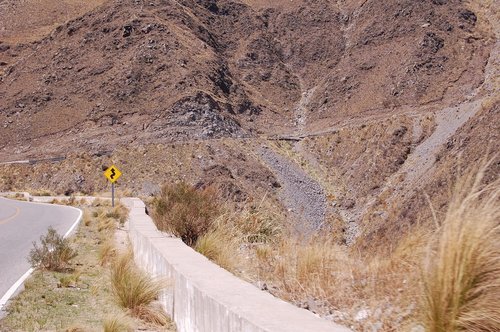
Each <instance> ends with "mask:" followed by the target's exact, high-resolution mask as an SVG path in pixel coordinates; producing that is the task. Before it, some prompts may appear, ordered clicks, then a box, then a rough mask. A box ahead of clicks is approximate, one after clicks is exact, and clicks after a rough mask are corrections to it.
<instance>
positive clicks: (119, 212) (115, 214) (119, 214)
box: [105, 204, 129, 225]
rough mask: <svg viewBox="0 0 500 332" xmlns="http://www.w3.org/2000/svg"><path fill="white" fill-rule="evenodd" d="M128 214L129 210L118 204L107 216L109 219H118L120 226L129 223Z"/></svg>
mask: <svg viewBox="0 0 500 332" xmlns="http://www.w3.org/2000/svg"><path fill="white" fill-rule="evenodd" d="M128 212H129V211H128V209H127V208H126V207H125V206H124V205H121V204H118V205H116V206H115V207H114V208H112V209H111V210H110V211H108V212H107V213H106V215H105V216H106V217H107V218H113V219H116V220H117V221H118V222H119V223H120V225H123V224H124V223H125V221H127V218H128Z"/></svg>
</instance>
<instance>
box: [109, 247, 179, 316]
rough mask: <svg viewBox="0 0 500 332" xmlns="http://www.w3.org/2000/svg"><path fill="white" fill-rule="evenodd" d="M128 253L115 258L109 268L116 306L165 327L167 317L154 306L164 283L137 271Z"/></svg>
mask: <svg viewBox="0 0 500 332" xmlns="http://www.w3.org/2000/svg"><path fill="white" fill-rule="evenodd" d="M132 257H133V256H132V253H131V252H128V253H125V254H122V255H120V256H119V257H117V258H116V260H115V261H114V263H113V264H112V266H111V286H112V289H113V293H114V295H115V297H116V300H117V302H118V304H119V305H120V306H121V307H123V308H125V309H129V310H130V313H131V314H132V315H133V316H135V317H138V318H140V319H143V320H145V321H148V322H151V323H155V324H159V325H166V324H168V323H169V322H170V320H169V318H168V316H167V315H166V314H165V312H163V311H162V310H161V308H159V307H158V306H156V305H155V304H154V301H156V299H157V298H158V296H159V294H160V291H161V290H162V289H163V288H165V282H164V281H162V280H155V279H153V278H151V277H150V276H149V275H147V274H146V273H144V272H142V271H141V270H139V269H138V268H137V267H136V266H135V264H134V262H133V258H132Z"/></svg>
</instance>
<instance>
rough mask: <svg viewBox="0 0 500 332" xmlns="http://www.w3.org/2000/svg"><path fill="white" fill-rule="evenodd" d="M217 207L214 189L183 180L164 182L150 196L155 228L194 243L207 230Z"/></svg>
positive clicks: (216, 212) (215, 216)
mask: <svg viewBox="0 0 500 332" xmlns="http://www.w3.org/2000/svg"><path fill="white" fill-rule="evenodd" d="M219 214H220V210H219V206H218V203H217V199H216V193H215V191H214V190H213V189H211V188H207V189H203V190H197V189H195V188H194V187H192V186H190V185H188V184H186V183H178V184H174V185H166V186H164V187H163V188H162V190H161V193H160V195H159V196H158V197H156V198H155V199H154V200H153V219H154V221H155V223H156V225H157V227H158V229H160V230H162V231H166V232H170V233H172V234H174V235H176V236H179V237H180V238H181V239H182V240H183V241H184V242H185V243H186V244H188V245H194V244H195V243H196V240H197V239H198V237H200V236H202V235H203V234H205V233H207V232H208V231H209V230H210V228H211V227H212V224H213V222H214V220H215V218H217V216H219Z"/></svg>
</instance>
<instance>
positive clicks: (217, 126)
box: [0, 0, 499, 242]
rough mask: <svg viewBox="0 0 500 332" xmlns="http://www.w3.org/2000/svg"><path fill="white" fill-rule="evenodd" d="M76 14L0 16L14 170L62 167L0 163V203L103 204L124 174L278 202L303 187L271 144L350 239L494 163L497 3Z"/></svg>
mask: <svg viewBox="0 0 500 332" xmlns="http://www.w3.org/2000/svg"><path fill="white" fill-rule="evenodd" d="M71 3H72V2H66V1H63V2H60V3H59V4H58V5H57V6H58V8H59V9H60V11H53V10H52V9H53V6H54V2H53V1H49V0H46V1H38V2H36V3H35V2H33V1H31V2H30V1H25V2H23V3H22V4H19V3H18V2H16V1H4V2H2V4H0V16H1V17H5V18H6V19H5V20H2V21H1V22H0V130H1V135H0V162H8V161H14V160H26V159H43V158H50V157H65V158H66V160H64V161H63V162H60V163H55V164H53V163H50V162H41V163H37V164H35V165H4V166H0V167H1V168H0V174H1V175H2V177H1V179H0V189H1V190H6V189H13V188H19V189H21V188H27V187H44V188H48V189H52V190H55V191H60V192H73V191H84V192H92V191H99V190H102V189H104V188H105V186H106V183H105V182H104V181H103V180H102V176H101V174H100V172H101V167H102V166H106V165H107V164H109V163H110V162H115V163H117V164H119V165H121V168H123V170H124V171H125V174H126V175H128V176H124V178H123V186H124V187H127V188H129V189H130V190H131V191H132V192H135V193H150V192H153V191H155V190H157V185H156V184H157V183H162V182H165V181H175V180H179V179H184V180H187V181H189V182H192V183H193V184H196V183H201V184H211V183H216V184H218V185H219V186H220V187H221V188H222V190H223V191H224V192H225V193H226V194H225V196H226V197H230V198H231V199H232V200H235V201H244V200H247V199H251V198H253V199H260V198H262V197H264V196H266V195H268V194H269V197H273V199H278V198H279V197H280V195H282V194H283V192H285V193H286V192H287V190H291V191H293V188H295V187H294V186H293V185H291V186H287V181H288V182H290V183H291V182H294V181H295V182H296V183H298V182H297V181H296V180H290V178H294V179H301V178H302V177H303V176H304V175H303V174H302V173H300V174H301V175H300V176H299V177H297V176H295V175H287V174H289V169H294V167H291V168H287V167H285V168H287V171H286V172H285V173H284V174H280V171H279V170H280V169H284V168H283V167H278V166H276V165H270V163H271V162H270V160H272V163H276V160H280V158H279V157H275V156H271V157H269V156H268V157H266V158H263V155H262V153H261V152H259V151H262V146H266V147H268V148H270V149H271V150H273V151H274V152H272V153H278V154H281V155H282V156H285V157H287V158H289V161H290V162H294V163H296V164H297V165H296V167H299V168H301V169H302V170H301V171H300V172H305V173H304V174H308V175H309V177H310V179H307V180H304V181H305V182H307V183H309V184H310V187H311V188H314V192H315V195H316V194H320V195H321V196H322V198H320V200H321V201H322V203H321V204H322V209H323V207H324V209H325V214H326V217H325V218H326V219H328V220H333V221H332V222H333V223H338V222H340V223H341V225H340V226H339V228H340V229H342V230H344V232H345V233H346V234H347V235H346V236H345V239H344V240H345V241H347V242H350V241H352V240H353V239H354V238H355V237H356V236H358V235H359V234H361V233H363V232H362V229H363V227H361V225H362V223H361V224H359V225H358V222H360V221H361V220H366V221H367V223H368V224H373V225H378V226H376V227H375V226H374V228H372V229H367V230H366V232H365V233H366V234H371V235H373V234H378V233H379V232H381V230H382V232H386V233H390V232H387V231H384V230H387V229H389V228H391V229H393V228H394V227H396V226H394V225H400V224H399V220H413V218H414V217H415V216H416V215H419V214H420V213H421V211H422V210H423V209H425V206H424V205H425V204H420V203H419V204H413V203H409V202H413V200H418V199H417V198H414V192H416V191H415V190H414V189H415V188H414V187H415V186H416V184H418V185H419V186H420V185H421V186H422V188H421V189H422V190H424V189H425V186H426V185H427V186H430V188H434V189H435V190H430V192H434V191H436V190H437V189H436V188H440V187H439V186H437V185H436V183H439V180H435V179H440V178H441V177H442V174H446V173H448V172H450V167H452V166H453V165H454V160H455V159H454V158H455V156H458V155H462V157H461V158H463V161H464V164H467V163H469V162H470V161H473V160H476V159H477V158H478V156H481V155H484V153H485V151H487V150H488V149H489V150H488V151H494V150H498V139H496V143H495V137H494V135H496V134H495V132H496V133H498V128H496V127H491V126H492V125H493V124H494V123H498V119H499V116H498V99H495V95H496V91H498V82H495V81H494V79H495V77H497V76H496V74H495V73H498V72H495V68H498V62H495V61H498V57H496V58H495V55H498V48H496V49H494V47H495V43H497V36H496V35H495V33H498V27H497V26H494V23H495V16H494V13H495V12H498V11H496V10H495V8H497V7H495V6H496V5H495V4H494V2H491V3H490V2H488V1H482V2H475V1H472V2H470V3H468V2H465V1H460V0H425V1H411V0H403V1H399V0H398V1H396V0H388V1H383V2H381V1H376V0H353V1H342V0H340V1H330V0H307V1H306V0H294V1H288V0H279V1H264V0H241V1H230V0H209V1H201V0H178V1H176V0H148V1H142V0H120V1H118V0H108V1H92V2H87V5H86V6H83V5H82V6H75V5H74V4H73V5H72V4H71ZM23 4H24V7H23ZM26 4H29V5H30V6H28V5H26ZM36 6H39V7H36ZM34 9H37V10H34ZM497 9H498V8H497ZM68 13H71V14H68ZM36 15H39V18H38V19H35V18H34V17H38V16H36ZM28 18H30V20H28ZM497 18H498V17H497ZM25 19H26V21H25ZM68 19H69V21H67V22H65V23H62V22H64V21H65V20H68ZM14 21H15V22H23V21H25V22H29V23H30V25H32V26H33V29H32V30H29V29H26V27H24V26H23V25H22V24H19V23H17V24H18V25H12V24H11V22H14ZM492 22H493V23H492ZM496 22H498V20H496ZM29 31H33V32H32V34H31V35H30V33H29ZM492 59H493V60H492ZM495 59H496V60H495ZM488 68H489V70H488ZM495 84H496V85H495ZM275 139H278V143H276V144H275V143H274V142H275V141H274V140H275ZM271 140H273V141H271ZM280 140H281V141H280ZM485 141H491V142H492V143H490V144H489V146H488V144H481V142H483V143H484V142H485ZM290 142H291V143H290ZM443 147H444V150H442V149H443ZM266 155H267V153H266ZM435 156H438V157H439V158H438V160H437V161H436V158H435ZM413 170H416V171H415V172H414V173H413V175H411V174H412V172H413ZM297 172H299V171H297ZM297 172H295V173H297ZM292 173H293V172H292ZM408 174H410V175H408ZM433 174H436V175H435V176H436V177H435V178H434V175H433ZM495 175H498V173H496V174H495ZM422 177H425V178H428V179H429V182H426V184H424V183H420V182H419V179H421V178H422ZM300 181H302V180H300ZM300 181H299V182H300ZM436 181H438V182H436ZM151 183H155V185H154V186H153V187H154V188H152V187H151V185H150V184H151ZM296 183H295V184H294V185H296ZM319 185H321V186H322V188H321V189H318V190H316V189H315V188H317V186H319ZM282 188H285V189H284V190H282ZM286 188H292V189H286ZM439 190H440V189H439ZM439 190H437V191H439ZM417 191H418V190H417ZM427 192H429V190H427ZM399 194H405V195H406V196H405V195H403V196H401V195H399ZM298 196H300V195H298ZM438 196H439V195H438V194H436V197H438ZM401 197H403V198H401ZM297 199H298V200H301V201H302V202H296V201H294V200H293V199H292V200H291V201H290V198H289V197H288V198H287V197H285V198H282V199H280V201H281V202H285V203H283V204H282V205H280V204H279V203H276V206H280V207H279V209H280V210H282V209H284V210H288V211H291V210H293V209H292V208H290V206H293V205H297V204H299V205H300V204H302V203H304V202H308V200H310V199H311V197H305V198H300V197H299V198H297ZM315 200H316V198H315ZM408 200H409V201H408ZM276 202H278V201H276ZM286 202H289V203H286ZM394 206H396V207H397V208H395V209H396V211H393V208H392V207H394ZM401 206H412V208H410V209H401ZM292 214H297V211H292ZM321 215H322V216H323V215H324V214H323V213H321ZM392 216H394V218H392ZM297 218H298V217H297ZM322 218H323V217H322ZM391 218H392V219H391ZM299 219H300V218H299ZM389 219H391V220H393V221H394V223H393V222H388V220H389ZM374 220H376V221H377V223H375V222H374ZM311 222H312V223H313V224H315V225H322V224H324V220H320V221H317V220H314V221H311ZM344 224H346V225H347V226H345V225H344ZM391 225H392V226H391ZM337 226H338V225H337ZM337 226H335V227H337ZM393 226H394V227H393ZM398 227H399V226H398ZM396 228H397V227H396ZM371 235H370V236H371Z"/></svg>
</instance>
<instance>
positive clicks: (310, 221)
mask: <svg viewBox="0 0 500 332" xmlns="http://www.w3.org/2000/svg"><path fill="white" fill-rule="evenodd" d="M259 155H260V157H261V158H262V159H263V160H264V162H265V163H266V164H267V166H268V167H269V168H270V169H271V171H272V172H273V173H274V174H275V176H276V178H277V179H278V181H279V183H280V184H281V189H282V190H281V192H280V193H279V195H280V198H281V200H282V202H283V204H284V205H285V207H286V208H287V209H288V211H289V213H290V215H291V217H292V219H293V226H294V229H295V231H297V232H298V233H299V234H301V235H305V236H307V235H311V234H313V233H314V232H315V231H317V230H318V229H319V228H321V226H322V224H323V223H324V221H325V215H326V208H327V199H326V195H325V192H324V190H323V188H322V187H321V185H320V184H319V183H318V182H316V181H315V180H314V179H312V178H311V177H309V176H308V175H307V174H306V173H305V172H304V171H303V170H302V169H300V167H299V166H298V165H296V164H295V163H293V162H292V161H290V160H289V159H287V158H285V157H283V156H281V155H279V154H278V153H276V152H274V151H273V150H271V149H270V148H268V147H266V146H263V147H261V148H260V150H259Z"/></svg>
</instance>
